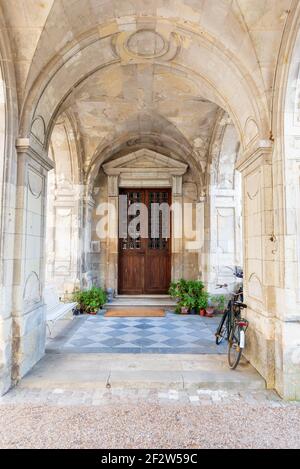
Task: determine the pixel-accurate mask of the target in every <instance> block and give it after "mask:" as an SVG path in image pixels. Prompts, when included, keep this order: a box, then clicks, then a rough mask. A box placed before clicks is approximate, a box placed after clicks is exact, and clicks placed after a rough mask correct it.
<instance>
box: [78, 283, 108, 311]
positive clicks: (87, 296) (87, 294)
mask: <svg viewBox="0 0 300 469" xmlns="http://www.w3.org/2000/svg"><path fill="white" fill-rule="evenodd" d="M106 300H107V297H106V293H105V291H104V290H103V289H102V288H97V287H92V288H91V289H90V290H80V291H78V292H76V293H74V301H77V303H78V304H79V306H80V309H81V310H83V311H84V312H86V313H92V312H96V311H98V309H99V308H102V306H103V305H104V304H105V303H106Z"/></svg>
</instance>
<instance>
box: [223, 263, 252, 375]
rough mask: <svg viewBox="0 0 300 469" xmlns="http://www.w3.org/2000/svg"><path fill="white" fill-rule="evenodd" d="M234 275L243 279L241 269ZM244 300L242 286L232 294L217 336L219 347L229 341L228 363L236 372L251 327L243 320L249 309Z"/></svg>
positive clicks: (226, 286) (225, 286) (224, 286)
mask: <svg viewBox="0 0 300 469" xmlns="http://www.w3.org/2000/svg"><path fill="white" fill-rule="evenodd" d="M234 275H235V276H236V277H237V278H243V272H242V270H241V269H236V270H235V273H234ZM217 287H218V288H228V285H227V284H224V285H218V286H217ZM243 299H244V296H243V287H242V286H241V287H240V288H239V289H238V290H237V291H236V292H234V293H231V298H230V300H229V302H228V305H227V308H226V309H225V311H224V314H223V316H222V318H221V321H220V324H219V326H218V329H217V331H216V334H215V335H216V344H217V345H220V344H221V343H222V342H223V340H227V341H228V363H229V366H230V368H231V369H232V370H235V368H236V367H237V366H238V364H239V361H240V359H241V356H242V353H243V349H244V348H245V333H246V331H247V329H248V325H249V323H248V321H247V320H246V319H243V318H242V311H243V310H244V309H246V308H247V305H245V304H244V303H243Z"/></svg>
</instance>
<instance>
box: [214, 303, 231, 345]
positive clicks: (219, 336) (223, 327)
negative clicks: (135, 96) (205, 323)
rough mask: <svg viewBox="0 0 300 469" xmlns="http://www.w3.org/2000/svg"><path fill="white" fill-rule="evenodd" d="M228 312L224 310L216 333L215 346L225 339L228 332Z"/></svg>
mask: <svg viewBox="0 0 300 469" xmlns="http://www.w3.org/2000/svg"><path fill="white" fill-rule="evenodd" d="M227 318H228V310H226V311H225V312H224V314H223V316H222V319H221V322H220V324H219V327H218V329H217V332H216V344H217V345H220V344H221V343H222V342H223V340H224V339H225V337H226V332H227V330H228V326H227Z"/></svg>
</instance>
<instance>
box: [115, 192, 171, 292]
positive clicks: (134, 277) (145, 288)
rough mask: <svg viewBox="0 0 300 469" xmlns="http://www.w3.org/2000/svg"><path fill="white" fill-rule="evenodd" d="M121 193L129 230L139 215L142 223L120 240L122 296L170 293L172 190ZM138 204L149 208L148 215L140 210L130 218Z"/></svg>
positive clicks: (120, 287) (120, 283) (120, 289)
mask: <svg viewBox="0 0 300 469" xmlns="http://www.w3.org/2000/svg"><path fill="white" fill-rule="evenodd" d="M120 193H121V194H123V195H126V196H127V224H128V227H129V225H130V222H132V220H133V219H135V217H136V216H137V215H140V223H138V224H137V226H136V227H134V229H132V227H131V230H130V231H129V230H128V231H127V236H126V237H125V238H121V239H120V241H119V293H121V294H147V293H148V294H164V293H167V292H168V289H169V285H170V281H171V222H170V220H171V217H170V213H169V206H170V204H171V191H170V190H169V189H153V190H151V189H141V190H139V189H134V190H128V189H125V190H122V191H121V192H120ZM139 203H143V204H145V205H146V206H147V209H148V211H147V213H145V212H144V211H143V210H138V212H137V213H136V214H135V215H134V216H132V214H131V215H130V207H131V206H132V204H139ZM137 208H138V205H137ZM159 208H160V210H159ZM147 232H148V236H147ZM141 233H143V236H145V237H144V238H143V237H142V235H141Z"/></svg>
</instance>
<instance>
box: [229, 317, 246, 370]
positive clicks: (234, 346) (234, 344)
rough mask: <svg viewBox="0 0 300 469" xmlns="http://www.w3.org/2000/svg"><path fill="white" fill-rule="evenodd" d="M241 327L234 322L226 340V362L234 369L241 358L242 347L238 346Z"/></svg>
mask: <svg viewBox="0 0 300 469" xmlns="http://www.w3.org/2000/svg"><path fill="white" fill-rule="evenodd" d="M240 339H241V327H240V326H239V324H237V323H235V324H234V325H233V328H232V330H231V333H230V337H229V341H228V364H229V366H230V368H231V369H232V370H235V369H236V367H237V366H238V364H239V361H240V359H241V356H242V353H243V349H242V348H241V347H240Z"/></svg>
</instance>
